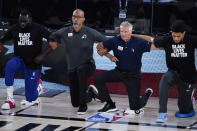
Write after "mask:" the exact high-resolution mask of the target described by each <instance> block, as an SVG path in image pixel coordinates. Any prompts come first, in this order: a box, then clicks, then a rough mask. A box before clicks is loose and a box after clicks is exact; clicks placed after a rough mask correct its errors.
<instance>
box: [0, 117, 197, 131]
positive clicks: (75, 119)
mask: <svg viewBox="0 0 197 131" xmlns="http://www.w3.org/2000/svg"><path fill="white" fill-rule="evenodd" d="M1 115H2V114H1ZM15 116H20V117H30V118H44V119H56V120H72V121H84V122H85V121H86V120H85V119H82V118H70V117H56V116H41V115H28V114H15ZM87 122H89V121H87ZM99 123H110V124H124V125H139V126H150V127H164V128H174V129H188V128H187V126H176V125H165V124H150V123H137V122H121V121H117V122H99ZM190 129H193V130H197V127H191V128H190Z"/></svg>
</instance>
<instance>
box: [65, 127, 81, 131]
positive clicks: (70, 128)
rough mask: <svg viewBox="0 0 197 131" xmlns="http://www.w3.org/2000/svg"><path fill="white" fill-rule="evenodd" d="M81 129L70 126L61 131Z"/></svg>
mask: <svg viewBox="0 0 197 131" xmlns="http://www.w3.org/2000/svg"><path fill="white" fill-rule="evenodd" d="M80 128H81V127H77V126H70V127H68V128H65V129H63V130H61V131H74V130H77V129H80Z"/></svg>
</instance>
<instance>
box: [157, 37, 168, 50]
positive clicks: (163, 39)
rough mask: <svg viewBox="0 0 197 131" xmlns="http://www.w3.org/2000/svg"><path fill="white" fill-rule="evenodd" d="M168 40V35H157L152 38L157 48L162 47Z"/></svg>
mask: <svg viewBox="0 0 197 131" xmlns="http://www.w3.org/2000/svg"><path fill="white" fill-rule="evenodd" d="M168 40H169V36H159V37H156V38H154V44H155V46H156V47H158V48H160V47H162V48H164V47H165V45H166V43H167V42H168Z"/></svg>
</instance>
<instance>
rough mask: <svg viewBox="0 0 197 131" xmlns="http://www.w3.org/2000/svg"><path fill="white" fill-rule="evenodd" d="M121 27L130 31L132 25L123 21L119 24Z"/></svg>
mask: <svg viewBox="0 0 197 131" xmlns="http://www.w3.org/2000/svg"><path fill="white" fill-rule="evenodd" d="M121 26H124V27H129V29H130V30H131V31H132V29H133V25H132V24H131V23H129V22H128V21H123V22H122V23H121V24H120V27H121Z"/></svg>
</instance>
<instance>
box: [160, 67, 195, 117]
mask: <svg viewBox="0 0 197 131" xmlns="http://www.w3.org/2000/svg"><path fill="white" fill-rule="evenodd" d="M174 85H177V87H178V93H179V95H178V107H179V111H180V112H181V113H188V112H190V111H191V110H193V104H192V100H191V98H192V95H193V92H194V89H195V88H196V84H190V83H186V82H184V81H183V80H181V79H180V77H179V75H178V73H177V72H176V71H174V70H168V71H167V72H166V73H165V74H163V76H162V78H161V80H160V83H159V112H160V113H161V112H164V113H165V112H167V103H168V92H169V88H170V87H171V86H174Z"/></svg>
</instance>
